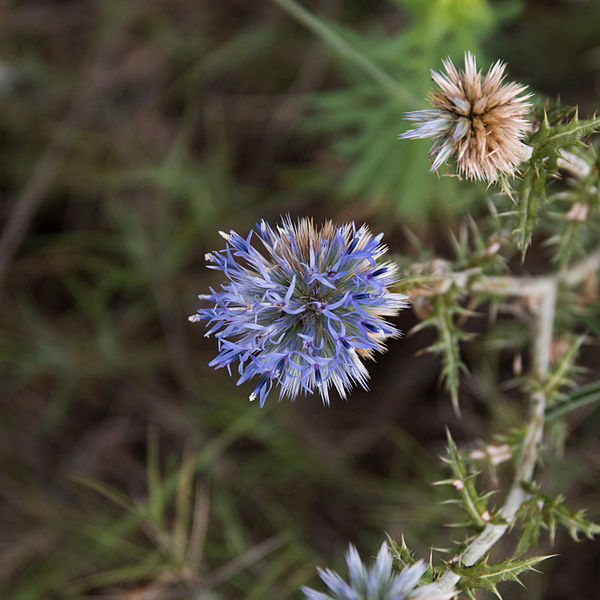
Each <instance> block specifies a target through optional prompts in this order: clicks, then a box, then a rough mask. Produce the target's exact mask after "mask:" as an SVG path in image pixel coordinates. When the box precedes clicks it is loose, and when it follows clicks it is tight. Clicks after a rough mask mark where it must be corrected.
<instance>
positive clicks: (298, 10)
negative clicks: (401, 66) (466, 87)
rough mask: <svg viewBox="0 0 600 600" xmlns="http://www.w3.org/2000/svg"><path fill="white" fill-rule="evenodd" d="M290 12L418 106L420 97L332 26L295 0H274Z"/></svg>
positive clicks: (386, 86) (405, 101)
mask: <svg viewBox="0 0 600 600" xmlns="http://www.w3.org/2000/svg"><path fill="white" fill-rule="evenodd" d="M272 1H273V2H274V3H275V4H277V5H279V6H280V7H281V8H282V9H283V10H285V11H286V12H287V13H288V14H290V15H291V16H292V17H294V18H295V19H296V20H298V21H299V22H300V23H302V24H303V25H304V26H305V27H306V28H307V29H310V31H312V32H313V33H314V34H315V35H317V36H319V37H320V38H321V39H322V40H323V41H324V42H325V43H326V44H327V45H328V46H330V47H331V48H333V50H335V51H336V52H338V53H339V54H340V55H341V56H343V57H344V58H346V59H348V60H349V61H351V62H353V63H354V64H355V65H357V66H358V67H360V68H361V69H362V70H363V71H364V72H365V73H366V74H367V75H368V76H369V77H371V79H373V80H374V81H375V82H377V83H378V84H379V85H380V86H381V87H382V88H383V89H384V90H385V91H386V92H388V93H389V94H390V95H392V96H393V97H394V98H397V99H398V100H399V101H400V102H402V103H403V104H406V105H408V106H409V107H413V106H416V105H417V104H418V99H417V98H416V97H415V96H414V95H413V94H412V93H411V92H410V91H409V90H407V89H406V88H405V87H403V86H402V85H400V84H399V83H398V82H397V81H396V80H395V79H393V78H392V77H391V76H390V75H389V74H388V73H386V72H385V71H383V70H382V69H381V68H380V67H378V66H377V65H376V64H375V63H374V62H373V61H371V60H370V59H369V58H367V57H366V56H365V55H364V54H361V53H360V52H358V51H357V50H356V49H355V48H353V47H352V46H351V45H350V44H349V43H348V42H347V41H346V40H345V39H344V38H342V37H341V36H340V35H339V34H337V33H336V32H335V31H334V30H333V29H332V28H331V27H328V26H327V25H326V24H325V23H324V22H323V21H321V20H320V19H318V18H317V17H315V15H313V14H312V13H310V12H309V11H307V10H306V9H305V8H304V7H303V6H301V5H300V4H298V3H297V2H296V1H295V0H272Z"/></svg>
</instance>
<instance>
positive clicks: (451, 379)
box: [411, 289, 471, 414]
mask: <svg viewBox="0 0 600 600" xmlns="http://www.w3.org/2000/svg"><path fill="white" fill-rule="evenodd" d="M432 311H433V314H432V316H431V317H429V318H428V319H426V320H425V321H423V322H422V323H419V324H418V325H417V326H416V327H414V328H413V329H412V330H411V333H415V332H417V331H420V330H421V329H423V328H424V327H428V326H435V327H436V328H437V330H438V334H439V337H438V341H437V342H436V343H434V344H432V345H431V346H429V347H428V348H425V349H424V352H438V353H440V354H441V355H442V361H443V367H442V377H443V379H444V382H445V385H446V389H447V390H448V391H449V392H450V397H451V399H452V405H453V407H454V410H455V412H456V413H457V414H458V413H459V412H460V410H459V407H458V386H459V372H460V370H466V367H465V365H464V364H463V363H462V361H461V359H460V347H459V342H460V341H461V340H466V339H469V338H470V337H471V335H470V334H468V333H465V332H464V331H462V330H461V329H460V328H459V327H457V325H456V323H455V322H454V315H455V314H463V313H464V309H463V308H462V307H461V306H460V305H459V304H458V303H457V301H456V299H455V297H454V292H453V290H452V289H451V290H449V291H447V292H445V293H442V294H437V295H436V296H434V297H433V306H432ZM469 314H470V313H469Z"/></svg>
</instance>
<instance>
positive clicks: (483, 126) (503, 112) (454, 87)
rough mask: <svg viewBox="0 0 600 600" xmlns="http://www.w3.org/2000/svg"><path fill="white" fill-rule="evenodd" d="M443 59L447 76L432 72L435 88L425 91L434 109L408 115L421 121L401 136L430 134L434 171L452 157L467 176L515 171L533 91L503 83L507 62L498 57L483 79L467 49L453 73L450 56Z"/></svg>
mask: <svg viewBox="0 0 600 600" xmlns="http://www.w3.org/2000/svg"><path fill="white" fill-rule="evenodd" d="M442 63H443V65H444V69H445V70H446V73H445V74H442V73H438V72H437V71H434V70H432V71H431V77H432V79H433V81H434V83H436V84H437V86H438V89H437V90H434V91H432V92H431V93H430V94H429V101H430V102H431V104H432V105H433V107H434V108H432V109H427V110H418V111H414V112H410V113H407V115H406V118H407V119H409V120H411V121H418V122H419V124H418V125H417V126H416V127H414V128H413V129H411V130H409V131H407V132H406V133H403V134H402V135H400V138H427V137H430V138H433V146H432V147H431V151H430V152H429V157H430V159H431V160H432V166H431V170H432V171H435V170H437V169H438V168H439V166H440V165H441V164H442V163H444V162H446V161H447V160H448V159H449V158H450V157H453V158H454V159H455V160H456V166H457V168H458V172H459V173H460V174H461V175H463V176H465V177H467V178H469V179H477V180H487V181H495V180H496V179H497V178H498V175H499V173H507V174H508V175H514V174H515V173H516V171H517V167H518V166H519V164H520V163H521V162H522V161H523V160H525V159H527V158H528V151H529V147H528V146H526V145H525V144H524V143H523V138H524V136H525V134H526V132H527V131H528V130H529V128H530V123H529V120H528V118H527V115H528V112H529V108H530V106H531V105H530V103H529V102H527V100H528V99H529V98H530V97H531V94H526V95H521V94H522V93H523V92H524V91H525V89H526V86H524V85H520V84H518V83H507V84H503V83H502V81H503V79H504V69H505V68H506V65H505V64H504V63H502V62H501V61H498V62H496V63H495V64H494V65H493V66H492V67H491V68H490V69H489V70H488V72H487V74H486V75H485V77H483V76H482V73H481V71H478V70H477V64H476V61H475V57H474V56H473V54H471V53H470V52H466V53H465V68H464V71H460V72H459V71H457V69H456V68H455V66H454V64H453V63H452V61H451V60H450V59H449V58H448V59H446V60H444V61H442Z"/></svg>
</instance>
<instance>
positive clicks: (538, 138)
mask: <svg viewBox="0 0 600 600" xmlns="http://www.w3.org/2000/svg"><path fill="white" fill-rule="evenodd" d="M599 129H600V118H599V117H596V116H594V117H593V118H591V119H584V120H583V121H580V120H579V115H578V114H577V111H575V114H574V115H573V117H572V119H571V120H570V121H568V122H567V123H561V124H559V125H550V124H549V122H548V117H547V114H544V118H543V120H542V123H541V125H540V129H539V130H538V132H537V133H536V134H535V135H534V136H533V138H532V140H531V142H532V144H533V153H532V159H543V158H546V157H548V158H557V156H558V151H559V150H560V149H561V148H565V147H566V146H572V145H573V144H575V143H576V142H578V141H579V140H580V139H581V138H582V137H583V136H585V135H589V134H590V133H593V132H594V131H598V130H599Z"/></svg>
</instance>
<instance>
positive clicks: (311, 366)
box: [190, 217, 406, 406]
mask: <svg viewBox="0 0 600 600" xmlns="http://www.w3.org/2000/svg"><path fill="white" fill-rule="evenodd" d="M222 235H223V237H224V238H225V239H226V240H227V247H226V248H225V250H222V251H220V252H212V253H210V254H207V256H206V258H207V260H208V261H209V262H210V263H211V264H210V265H209V268H213V269H218V270H221V271H223V273H224V274H225V276H226V277H227V280H228V281H227V283H225V284H223V285H221V290H220V291H215V290H213V289H211V292H210V294H205V295H202V296H200V298H201V299H203V300H208V301H210V302H212V303H213V306H212V307H210V308H202V309H199V310H198V311H197V314H196V315H193V316H191V317H190V320H191V321H208V325H207V326H208V327H209V328H210V329H209V331H208V333H207V334H206V335H207V336H208V335H210V334H211V333H216V337H217V340H218V344H219V354H218V356H217V357H216V358H215V359H214V360H213V361H212V362H211V363H210V365H211V366H214V367H215V368H221V367H227V369H228V370H229V371H230V366H231V365H232V364H234V363H237V364H238V366H237V371H238V374H239V376H240V377H239V380H238V385H239V384H241V383H243V382H244V381H247V380H249V379H251V378H253V377H257V378H258V383H257V385H256V387H255V389H254V391H253V392H252V394H251V395H250V400H254V399H255V398H257V397H258V398H259V399H260V405H261V406H262V405H263V404H264V402H265V399H266V397H267V395H268V394H269V392H270V390H271V388H272V387H273V385H276V384H278V385H279V386H280V398H281V397H283V396H287V397H289V398H291V399H292V400H293V399H294V398H296V397H297V396H298V395H299V394H301V393H310V394H312V393H313V392H314V391H315V390H318V391H319V393H320V395H321V397H322V399H323V402H324V403H325V404H328V403H329V388H330V387H331V386H332V385H333V386H334V387H335V388H336V389H337V391H338V392H339V394H340V396H341V397H343V398H345V396H346V392H347V391H348V390H349V389H350V388H351V387H352V386H353V385H354V384H355V383H358V384H360V385H361V386H362V387H363V388H366V381H367V379H368V373H367V370H366V368H365V366H364V365H363V363H362V361H361V357H362V358H366V357H372V355H373V353H374V351H379V352H381V351H383V350H384V345H383V341H384V339H385V338H387V337H390V336H392V337H394V336H397V335H398V333H399V332H398V330H397V329H396V328H395V327H394V326H392V325H391V324H389V323H388V322H387V321H386V320H385V319H384V318H383V317H384V316H390V315H394V314H396V313H397V312H398V311H399V310H400V309H401V308H402V307H403V306H405V304H406V302H405V300H406V299H405V296H403V295H402V294H396V293H392V292H390V291H389V289H390V286H391V285H392V284H393V283H395V282H396V281H397V279H398V277H397V275H396V269H395V265H393V264H391V263H389V262H383V261H381V256H382V255H383V254H384V253H385V252H386V247H385V246H384V245H382V244H381V243H380V242H381V238H382V236H383V234H379V235H378V236H376V237H373V236H372V235H371V234H370V232H369V230H368V228H367V227H366V225H363V226H362V227H361V228H359V229H357V228H356V226H355V225H354V224H353V223H352V224H346V225H341V226H335V225H333V223H331V222H327V223H325V224H324V225H323V226H322V227H321V228H317V227H315V226H314V224H313V222H312V221H311V220H309V219H301V220H299V221H298V222H297V223H295V224H294V223H292V221H291V219H290V218H289V217H288V218H286V219H284V220H283V222H282V224H281V225H280V226H277V227H276V228H275V229H272V228H271V227H270V226H269V225H268V224H267V223H265V222H264V221H261V222H260V223H259V224H257V226H256V231H255V232H252V231H251V232H250V234H249V235H248V237H247V238H246V239H244V238H243V237H241V236H239V235H238V234H237V233H235V232H234V231H231V232H230V233H228V234H222ZM253 237H254V238H255V239H256V238H258V241H259V242H260V246H261V250H260V251H259V250H258V249H256V248H255V247H254V246H253V245H252V244H251V242H252V241H253ZM230 373H231V371H230Z"/></svg>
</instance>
